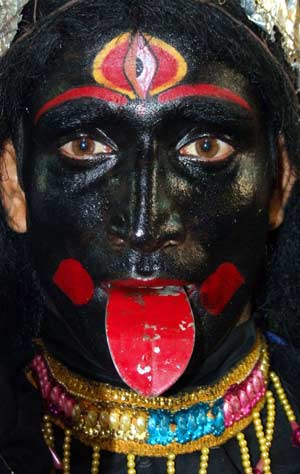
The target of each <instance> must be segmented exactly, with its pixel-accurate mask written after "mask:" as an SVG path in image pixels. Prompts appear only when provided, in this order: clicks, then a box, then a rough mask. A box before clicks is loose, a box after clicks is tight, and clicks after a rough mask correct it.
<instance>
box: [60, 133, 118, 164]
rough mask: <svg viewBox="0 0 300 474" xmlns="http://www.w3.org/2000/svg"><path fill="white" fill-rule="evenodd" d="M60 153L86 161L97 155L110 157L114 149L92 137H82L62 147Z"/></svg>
mask: <svg viewBox="0 0 300 474" xmlns="http://www.w3.org/2000/svg"><path fill="white" fill-rule="evenodd" d="M59 150H60V152H61V153H62V154H63V155H65V156H69V157H70V158H74V159H77V160H84V159H87V158H91V157H94V156H97V155H109V154H111V153H112V152H113V149H112V148H111V147H110V146H109V145H106V144H105V143H103V142H99V141H96V140H93V139H92V138H90V137H80V138H77V139H76V140H72V141H70V142H68V143H66V144H65V145H63V146H61V147H60V149H59Z"/></svg>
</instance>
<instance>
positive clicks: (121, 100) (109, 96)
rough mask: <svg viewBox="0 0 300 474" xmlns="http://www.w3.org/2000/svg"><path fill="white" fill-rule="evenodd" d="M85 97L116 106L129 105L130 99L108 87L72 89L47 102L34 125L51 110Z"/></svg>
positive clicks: (36, 116)
mask: <svg viewBox="0 0 300 474" xmlns="http://www.w3.org/2000/svg"><path fill="white" fill-rule="evenodd" d="M84 97H87V98H95V99H102V100H105V101H106V102H112V103H114V104H116V105H126V104H127V103H128V99H127V98H126V97H125V96H124V95H122V94H119V93H118V92H114V91H112V90H110V89H107V88H106V87H98V86H84V87H76V88H74V89H70V90H68V91H66V92H63V93H62V94H60V95H58V96H56V97H54V98H53V99H51V100H49V101H48V102H46V103H45V104H44V105H43V106H42V107H41V108H40V109H39V110H38V111H37V113H36V115H35V117H34V124H37V122H38V121H39V119H40V118H41V117H42V115H44V114H45V113H46V112H48V111H49V110H51V109H53V108H54V107H57V106H58V105H61V104H63V103H65V102H67V101H70V100H76V99H82V98H84Z"/></svg>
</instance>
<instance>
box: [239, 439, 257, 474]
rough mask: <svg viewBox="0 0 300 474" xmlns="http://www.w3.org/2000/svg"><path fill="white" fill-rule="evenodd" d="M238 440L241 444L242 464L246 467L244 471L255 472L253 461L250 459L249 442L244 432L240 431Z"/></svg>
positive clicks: (246, 473)
mask: <svg viewBox="0 0 300 474" xmlns="http://www.w3.org/2000/svg"><path fill="white" fill-rule="evenodd" d="M237 440H238V443H239V446H240V451H241V458H242V465H243V468H244V472H245V474H253V470H252V466H251V461H250V453H249V448H248V444H247V441H246V438H245V435H244V433H239V434H238V435H237Z"/></svg>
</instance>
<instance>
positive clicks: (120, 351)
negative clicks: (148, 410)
mask: <svg viewBox="0 0 300 474" xmlns="http://www.w3.org/2000/svg"><path fill="white" fill-rule="evenodd" d="M106 335H107V340H108V345H109V348H110V352H111V356H112V359H113V361H114V364H115V366H116V369H117V370H118V372H119V374H120V376H121V377H122V379H123V380H124V382H125V383H126V384H127V385H128V386H129V387H131V388H132V389H133V390H135V391H136V392H138V393H140V394H142V395H144V396H148V397H153V396H158V395H160V394H162V393H163V392H165V391H166V390H167V389H168V388H170V387H171V386H172V385H173V384H174V383H175V382H176V381H177V380H178V379H179V377H180V376H181V375H182V374H183V372H184V371H185V369H186V367H187V365H188V363H189V360H190V358H191V355H192V352H193V348H194V340H195V324H194V318H193V313H192V310H191V307H190V304H189V300H188V298H187V295H186V293H185V291H184V289H183V288H180V287H165V288H162V289H153V288H138V289H132V288H121V287H111V288H110V290H109V294H108V303H107V310H106Z"/></svg>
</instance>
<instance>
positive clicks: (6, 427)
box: [0, 323, 300, 474]
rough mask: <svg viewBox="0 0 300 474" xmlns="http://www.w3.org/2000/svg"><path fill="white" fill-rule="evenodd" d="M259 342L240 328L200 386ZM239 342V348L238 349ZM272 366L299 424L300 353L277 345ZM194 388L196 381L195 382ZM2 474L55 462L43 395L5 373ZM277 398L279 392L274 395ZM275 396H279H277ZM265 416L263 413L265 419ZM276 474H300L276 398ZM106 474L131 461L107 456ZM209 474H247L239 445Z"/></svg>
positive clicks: (83, 456)
mask: <svg viewBox="0 0 300 474" xmlns="http://www.w3.org/2000/svg"><path fill="white" fill-rule="evenodd" d="M254 338H255V331H254V327H253V324H252V323H247V324H245V325H243V326H240V327H239V328H237V329H236V330H235V331H233V333H232V334H231V336H230V337H229V338H228V339H227V340H226V342H225V343H224V345H223V347H222V348H221V349H220V350H219V351H218V352H217V353H215V354H214V355H213V356H212V357H211V358H210V359H209V360H207V362H206V364H205V366H203V367H202V368H201V371H199V374H198V377H199V378H198V382H199V381H200V380H201V382H202V383H203V380H205V382H206V383H208V382H209V383H212V382H214V381H216V380H217V379H218V378H219V377H220V376H222V375H224V373H226V372H227V371H228V370H229V369H230V368H231V367H232V366H233V365H235V364H236V362H237V361H238V360H239V359H240V358H241V357H243V356H244V355H245V354H246V353H247V352H248V351H249V350H250V348H251V346H252V344H253V341H254ZM237 341H238V344H237ZM271 356H272V357H271V365H272V370H275V371H276V372H277V374H278V375H279V376H280V378H281V380H282V382H283V385H284V388H285V390H286V393H287V395H288V397H289V400H290V402H291V404H292V405H293V408H294V409H295V413H296V416H297V418H298V421H300V416H299V405H300V404H299V401H300V383H299V380H300V351H299V353H297V352H296V351H292V350H291V349H289V348H288V347H282V346H277V345H274V346H272V347H271ZM193 382H194V381H193ZM0 383H1V392H0V474H8V473H12V472H14V473H15V474H50V472H51V469H52V461H51V457H50V454H49V451H48V449H47V447H46V446H45V444H44V441H43V437H42V434H41V419H42V404H41V400H40V396H39V393H38V392H37V391H36V390H35V389H34V388H33V387H31V385H30V384H29V382H27V381H26V379H25V376H24V374H23V372H20V371H18V372H17V373H16V372H13V371H8V370H5V369H2V370H0ZM273 392H274V391H273ZM274 393H275V392H274ZM265 416H266V413H265V410H264V411H263V413H262V417H263V419H264V418H265ZM244 433H245V436H246V439H247V441H248V445H249V450H250V454H251V461H252V464H253V466H255V464H256V463H257V461H258V459H259V457H260V456H259V449H258V442H257V438H256V435H255V432H254V428H253V426H252V425H251V426H249V427H248V428H247V429H246V430H244ZM62 441H63V438H62V432H61V431H60V430H59V429H57V430H56V442H57V452H58V453H61V447H62ZM270 456H271V462H272V474H300V448H294V447H293V446H292V443H291V428H290V425H289V423H288V421H287V418H286V415H285V413H284V412H283V410H282V407H281V405H280V403H279V401H278V399H277V398H276V422H275V433H274V440H273V443H272V448H271V452H270ZM91 457H92V452H91V449H89V448H86V447H85V446H83V445H82V444H80V443H79V442H76V441H74V440H73V441H72V445H71V463H72V466H71V472H72V474H88V473H89V472H90V470H91ZM199 460H200V454H199V452H195V453H193V454H188V455H180V456H178V457H177V458H176V473H177V474H183V473H184V474H197V473H198V471H199ZM100 467H101V468H100V472H103V473H105V474H126V473H127V468H126V457H125V456H121V455H116V454H110V453H105V452H102V453H101V463H100ZM136 470H137V474H166V458H149V457H141V458H139V457H137V459H136ZM207 472H208V474H242V473H243V472H244V471H243V468H242V465H241V456H240V451H239V447H238V443H237V441H236V439H232V440H230V441H228V442H227V443H226V444H225V445H223V446H221V447H218V448H214V449H212V450H211V451H210V459H209V467H208V471H207Z"/></svg>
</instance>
